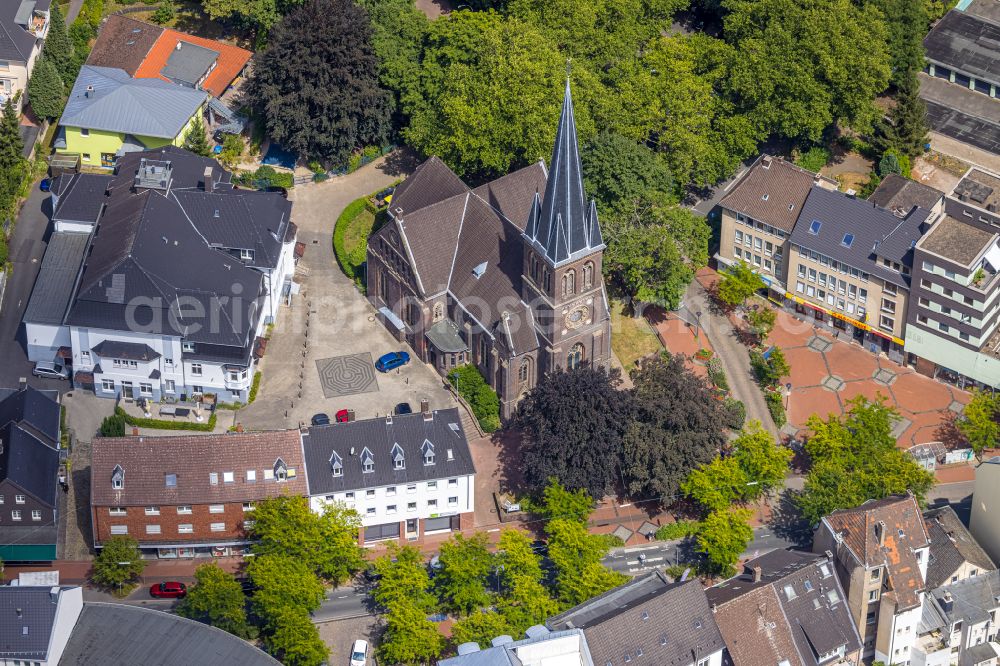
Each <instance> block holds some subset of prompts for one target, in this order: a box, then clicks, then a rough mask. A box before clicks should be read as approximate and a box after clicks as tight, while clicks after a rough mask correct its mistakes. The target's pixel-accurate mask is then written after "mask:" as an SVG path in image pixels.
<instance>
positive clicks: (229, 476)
mask: <svg viewBox="0 0 1000 666" xmlns="http://www.w3.org/2000/svg"><path fill="white" fill-rule="evenodd" d="M234 481H235V479H234V478H233V473H232V472H223V473H222V482H223V483H233V482H234Z"/></svg>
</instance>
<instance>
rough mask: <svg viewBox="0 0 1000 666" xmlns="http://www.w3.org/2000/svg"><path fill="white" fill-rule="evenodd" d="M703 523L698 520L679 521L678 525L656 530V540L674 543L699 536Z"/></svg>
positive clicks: (670, 524)
mask: <svg viewBox="0 0 1000 666" xmlns="http://www.w3.org/2000/svg"><path fill="white" fill-rule="evenodd" d="M699 529H701V523H700V522H699V521H697V520H678V521H677V522H676V523H667V524H666V525H663V526H661V527H660V529H658V530H656V535H655V537H656V539H657V540H659V541H674V540H676V539H686V538H688V537H693V536H695V535H696V534H698V530H699Z"/></svg>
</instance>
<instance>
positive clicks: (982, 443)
mask: <svg viewBox="0 0 1000 666" xmlns="http://www.w3.org/2000/svg"><path fill="white" fill-rule="evenodd" d="M956 426H957V427H958V430H959V431H960V432H961V433H962V435H963V436H964V437H965V439H966V441H968V442H969V446H970V447H972V451H973V453H975V454H976V459H977V460H979V461H982V459H983V451H984V450H986V449H995V448H997V447H998V446H1000V394H997V393H995V392H993V391H981V390H975V391H973V392H972V400H970V401H969V404H967V405H966V406H965V409H964V410H962V416H961V417H960V418H959V419H958V420H957V421H956Z"/></svg>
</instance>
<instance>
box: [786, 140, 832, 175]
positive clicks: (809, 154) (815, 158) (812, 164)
mask: <svg viewBox="0 0 1000 666" xmlns="http://www.w3.org/2000/svg"><path fill="white" fill-rule="evenodd" d="M831 157H833V154H832V153H831V152H830V150H829V149H828V148H826V147H824V146H813V147H812V148H810V149H809V150H807V151H806V152H804V153H802V154H800V155H799V156H798V157H797V158H795V163H796V164H797V165H799V166H800V167H802V168H803V169H806V170H807V171H812V172H813V173H816V172H818V171H819V170H820V169H822V168H823V167H825V166H826V164H827V162H829V161H830V158H831Z"/></svg>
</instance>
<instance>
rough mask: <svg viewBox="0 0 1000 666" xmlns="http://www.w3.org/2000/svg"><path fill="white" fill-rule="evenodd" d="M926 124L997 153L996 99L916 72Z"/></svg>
mask: <svg viewBox="0 0 1000 666" xmlns="http://www.w3.org/2000/svg"><path fill="white" fill-rule="evenodd" d="M917 76H918V78H919V80H920V97H921V98H922V99H923V100H924V104H925V105H926V107H927V125H928V126H929V127H930V128H931V129H932V130H934V131H935V132H938V133H940V134H944V135H945V136H949V137H951V138H953V139H956V140H958V141H961V142H963V143H967V144H969V145H970V146H975V147H976V148H981V149H982V150H986V151H988V152H991V153H1000V100H997V99H995V98H992V97H989V96H988V95H984V94H982V93H980V92H976V91H975V90H969V89H968V88H965V87H963V86H960V85H956V84H954V83H949V82H948V81H945V80H943V79H939V78H937V77H931V76H930V75H928V74H926V73H924V72H919V73H918V75H917Z"/></svg>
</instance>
